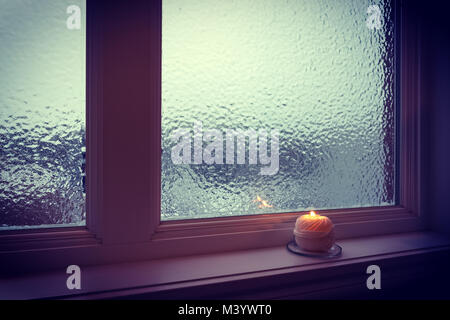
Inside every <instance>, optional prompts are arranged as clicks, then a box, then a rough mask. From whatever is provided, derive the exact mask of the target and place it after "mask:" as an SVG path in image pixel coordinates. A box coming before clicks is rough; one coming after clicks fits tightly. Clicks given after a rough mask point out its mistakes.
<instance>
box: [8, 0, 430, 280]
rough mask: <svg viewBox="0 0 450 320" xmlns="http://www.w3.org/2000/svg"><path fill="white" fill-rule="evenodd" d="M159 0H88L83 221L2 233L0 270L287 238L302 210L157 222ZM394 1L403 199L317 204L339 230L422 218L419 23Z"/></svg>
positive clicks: (407, 225)
mask: <svg viewBox="0 0 450 320" xmlns="http://www.w3.org/2000/svg"><path fill="white" fill-rule="evenodd" d="M161 1H162V0H151V1H149V0H135V1H133V2H132V4H130V3H127V2H126V1H122V2H120V1H112V2H111V1H110V2H103V1H93V0H88V1H87V10H88V11H87V175H86V176H87V213H88V214H87V225H86V227H80V228H62V229H60V228H56V229H41V230H33V231H29V230H28V231H6V232H1V233H0V260H1V261H3V263H2V264H1V265H0V274H1V273H2V272H6V273H8V272H21V271H31V270H32V271H38V270H47V269H50V268H60V267H61V268H62V267H65V266H67V265H70V264H78V265H93V264H104V263H112V262H121V261H130V260H141V259H156V258H164V257H176V256H184V255H192V254H207V253H214V252H221V251H234V250H241V249H251V248H259V247H269V246H279V245H285V244H286V243H287V242H288V241H289V239H290V238H291V237H292V229H293V226H294V222H295V219H296V218H297V217H298V216H299V215H300V214H301V213H300V212H298V213H281V214H265V215H256V216H241V217H230V218H212V219H198V220H187V221H186V220H184V221H170V222H161V221H160V193H161V191H160V178H161V169H160V168H161V166H160V165H161V139H160V137H161ZM398 3H399V5H398V6H397V9H398V10H400V11H399V14H398V15H397V16H398V17H400V22H398V23H397V26H401V51H400V52H399V53H398V54H400V57H401V59H400V61H401V65H400V69H401V79H402V81H401V82H400V84H399V87H398V88H399V91H400V95H401V97H400V100H401V104H400V105H401V116H400V118H401V120H400V132H399V133H400V154H399V157H400V160H399V166H400V182H399V184H400V195H399V205H396V206H390V207H373V208H357V209H339V210H323V211H321V213H322V214H324V215H327V216H329V217H330V218H331V219H332V220H333V222H334V223H335V225H336V233H337V238H338V239H343V238H352V237H363V236H372V235H380V234H387V233H398V232H409V231H417V230H422V229H424V228H426V226H427V224H426V219H425V218H426V217H425V216H424V214H423V213H422V210H421V202H420V197H421V192H420V190H419V188H420V138H419V137H420V109H419V107H420V106H419V95H420V78H419V76H420V73H419V71H420V52H419V30H418V27H417V26H416V24H415V23H414V21H413V20H411V18H410V17H409V15H408V7H407V6H406V2H403V1H398ZM400 3H401V4H400ZM137 141H138V142H137ZM36 261H39V263H36Z"/></svg>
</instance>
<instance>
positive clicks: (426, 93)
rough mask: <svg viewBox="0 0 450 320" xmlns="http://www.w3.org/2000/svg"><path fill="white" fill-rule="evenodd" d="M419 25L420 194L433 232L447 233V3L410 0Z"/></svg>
mask: <svg viewBox="0 0 450 320" xmlns="http://www.w3.org/2000/svg"><path fill="white" fill-rule="evenodd" d="M414 2H415V3H417V9H418V12H419V14H418V17H420V21H418V23H420V24H422V27H421V29H422V30H423V33H422V45H421V50H422V57H423V60H422V66H421V73H422V83H421V85H422V92H421V118H422V121H423V122H422V151H421V155H422V158H421V161H422V169H423V170H422V173H423V175H422V184H421V186H422V192H423V202H422V205H423V210H425V212H427V213H428V214H429V216H430V221H429V223H430V226H431V227H432V229H433V230H437V231H440V232H444V233H448V234H450V27H449V17H448V10H447V7H448V2H447V1H442V0H439V1H438V0H433V1H427V2H424V1H414Z"/></svg>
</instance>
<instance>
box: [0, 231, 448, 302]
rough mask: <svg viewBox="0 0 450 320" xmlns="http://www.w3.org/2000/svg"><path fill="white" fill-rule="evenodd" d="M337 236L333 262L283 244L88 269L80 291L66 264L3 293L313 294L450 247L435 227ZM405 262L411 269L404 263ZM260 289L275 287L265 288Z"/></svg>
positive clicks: (14, 280) (5, 285) (17, 280)
mask: <svg viewBox="0 0 450 320" xmlns="http://www.w3.org/2000/svg"><path fill="white" fill-rule="evenodd" d="M338 242H339V244H340V245H341V246H342V247H343V254H342V256H341V257H340V258H338V259H334V260H317V259H313V258H308V257H301V256H297V255H294V254H291V253H290V252H288V251H287V250H286V249H285V247H271V248H264V249H256V250H245V251H236V252H227V253H220V254H211V255H199V256H190V257H180V258H172V259H161V260H152V261H145V262H136V263H121V264H111V265H101V266H91V267H85V268H83V267H82V290H79V291H69V290H67V289H66V279H67V277H68V275H66V273H65V270H61V272H51V273H42V274H36V275H30V276H21V277H11V278H8V279H3V280H1V281H0V287H1V288H2V290H1V292H0V299H36V298H68V299H73V298H75V299H77V298H88V299H105V298H124V297H135V298H156V299H164V298H169V299H171V298H177V299H182V298H190V299H192V298H202V297H207V298H211V297H233V298H246V297H248V296H246V292H248V291H249V290H250V291H251V292H253V294H252V295H251V297H252V298H264V299H266V298H283V297H293V296H295V297H308V294H310V293H311V292H316V293H317V292H321V291H323V290H325V289H326V290H330V289H333V288H334V289H335V288H343V287H349V286H351V285H352V284H353V285H355V286H361V285H364V287H365V279H366V278H367V275H366V268H367V266H368V265H370V264H373V263H375V262H377V263H378V264H380V265H381V268H382V272H384V270H386V271H389V272H390V276H391V278H395V279H398V275H395V272H394V271H396V272H398V271H399V270H401V271H402V272H403V273H404V272H405V270H406V271H408V272H409V271H411V273H413V270H412V269H413V268H414V266H417V265H418V264H420V263H422V262H418V260H417V259H418V258H420V257H422V258H423V259H425V258H424V257H425V256H427V255H428V257H429V255H430V254H431V255H433V254H448V253H449V252H450V238H448V237H446V236H444V235H440V234H437V233H433V232H415V233H404V234H394V235H384V236H376V237H367V238H358V239H346V240H340V241H338ZM426 259H428V260H429V258H426ZM423 261H425V260H423ZM429 261H431V260H429ZM403 264H406V265H408V269H401V268H400V269H399V268H398V267H399V266H400V265H403ZM421 267H423V264H422V265H421ZM392 272H393V273H392ZM422 272H423V269H422ZM383 279H386V277H383ZM386 281H387V280H386ZM262 287H264V288H270V289H268V291H264V290H262V291H261V288H262ZM327 288H328V289H327ZM252 290H253V291H252ZM366 290H367V289H366ZM255 292H256V293H258V296H255Z"/></svg>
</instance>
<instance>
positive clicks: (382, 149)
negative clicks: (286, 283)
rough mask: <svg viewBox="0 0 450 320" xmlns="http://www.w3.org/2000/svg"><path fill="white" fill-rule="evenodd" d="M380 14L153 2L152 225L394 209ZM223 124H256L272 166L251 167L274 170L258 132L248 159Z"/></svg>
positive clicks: (387, 25) (390, 61)
mask: <svg viewBox="0 0 450 320" xmlns="http://www.w3.org/2000/svg"><path fill="white" fill-rule="evenodd" d="M370 6H376V7H371V9H369V7H370ZM374 8H375V9H376V10H375V9H374ZM374 10H375V11H374ZM377 10H378V11H377ZM378 12H379V13H380V14H379V15H377V13H378ZM392 12H393V8H392V5H391V2H390V1H383V0H379V1H374V0H370V1H369V0H338V1H337V0H287V1H279V0H238V1H229V0H227V1H223V0H189V1H180V0H164V1H163V32H162V45H163V50H162V148H163V153H162V178H161V189H162V197H161V206H162V219H163V220H171V219H189V218H204V217H224V216H235V215H251V214H261V213H281V212H293V211H301V210H306V209H309V208H314V209H334V208H351V207H371V206H388V205H393V204H395V167H394V163H395V121H394V119H395V112H394V110H395V108H394V105H395V104H394V100H395V99H394V97H395V96H394V88H395V85H394V79H395V72H394V61H395V59H394V56H395V55H394V47H395V45H394V43H395V41H394V38H395V37H394V24H393V22H392V19H391V16H392ZM200 128H202V130H200ZM183 129H184V130H186V132H182V131H180V130H183ZM211 130H215V131H214V132H210V133H214V135H213V137H208V136H207V131H211ZM227 130H254V131H256V132H258V133H259V131H260V130H266V132H267V134H268V136H269V137H273V139H268V140H269V141H268V148H267V149H268V150H269V151H270V150H272V151H273V152H274V153H273V154H272V155H275V156H277V155H276V154H275V153H276V148H272V149H271V147H270V146H272V147H273V146H274V145H275V144H274V142H276V140H278V141H279V149H278V150H279V155H278V157H277V158H278V160H279V163H278V166H277V167H276V168H275V169H278V170H272V171H273V172H272V174H261V173H262V169H264V168H266V169H267V168H268V167H275V166H276V164H275V160H273V162H268V161H264V160H267V159H265V157H261V154H262V155H266V153H265V152H264V150H265V149H264V148H263V147H264V141H265V139H264V138H263V136H262V135H261V134H259V136H258V137H256V138H252V139H253V143H255V140H254V139H256V140H257V141H258V144H259V146H258V150H259V151H261V150H262V151H263V152H260V153H259V154H258V155H256V156H255V150H254V148H252V147H251V145H252V142H251V141H250V140H252V139H247V140H246V141H241V143H240V144H239V146H240V147H243V148H244V149H239V147H238V145H236V146H235V148H234V150H232V149H231V146H232V144H231V143H230V144H229V145H228V144H227V141H226V132H227ZM277 131H278V132H279V136H278V137H276V132H277ZM177 134H178V135H177ZM276 138H278V139H276ZM183 139H185V140H183ZM183 141H184V144H183ZM198 141H200V142H198ZM211 141H215V142H216V144H215V145H214V146H213V147H211V146H210V148H207V146H208V145H210V144H211ZM199 146H200V149H199ZM220 146H222V147H220ZM202 147H203V149H206V155H208V154H211V155H212V156H214V157H215V158H213V161H215V162H213V163H212V164H211V161H210V160H211V159H210V158H211V157H208V156H207V157H206V160H205V157H204V156H203V159H202V155H204V154H202V152H201V149H202ZM215 147H216V148H215ZM189 149H190V150H189ZM199 150H200V151H199ZM211 150H213V151H211ZM239 150H241V155H239ZM242 150H244V151H246V154H245V157H243V156H242V154H243V153H242ZM227 153H231V154H232V155H233V156H234V157H235V161H234V163H233V162H232V161H230V162H228V161H227ZM174 154H175V156H174ZM267 155H268V156H270V152H269V153H268V154H267ZM238 158H240V160H241V161H238ZM275 158H276V157H274V158H273V159H275ZM230 160H231V157H230ZM255 160H256V163H255ZM222 163H224V164H222ZM269 171H270V170H269ZM266 173H267V172H266Z"/></svg>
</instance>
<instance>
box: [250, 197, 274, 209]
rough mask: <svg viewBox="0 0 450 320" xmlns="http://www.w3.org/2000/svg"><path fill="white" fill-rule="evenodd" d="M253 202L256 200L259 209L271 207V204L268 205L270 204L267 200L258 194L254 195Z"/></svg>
mask: <svg viewBox="0 0 450 320" xmlns="http://www.w3.org/2000/svg"><path fill="white" fill-rule="evenodd" d="M253 202H258V203H259V206H258V208H259V209H263V208H273V206H272V205H270V204H269V203H268V202H267V200H263V199H262V198H261V197H260V196H256V200H253Z"/></svg>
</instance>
